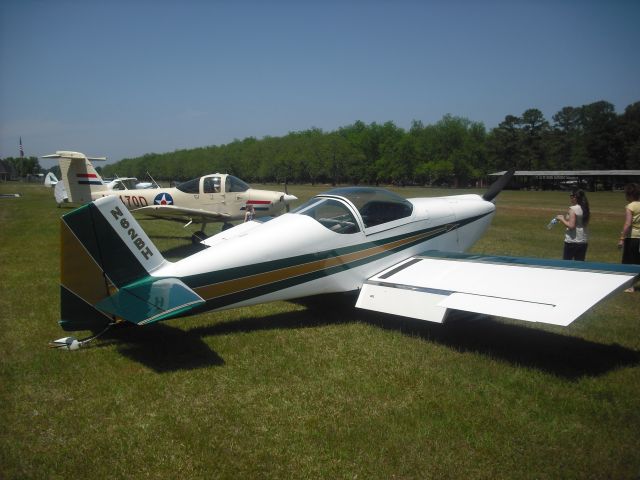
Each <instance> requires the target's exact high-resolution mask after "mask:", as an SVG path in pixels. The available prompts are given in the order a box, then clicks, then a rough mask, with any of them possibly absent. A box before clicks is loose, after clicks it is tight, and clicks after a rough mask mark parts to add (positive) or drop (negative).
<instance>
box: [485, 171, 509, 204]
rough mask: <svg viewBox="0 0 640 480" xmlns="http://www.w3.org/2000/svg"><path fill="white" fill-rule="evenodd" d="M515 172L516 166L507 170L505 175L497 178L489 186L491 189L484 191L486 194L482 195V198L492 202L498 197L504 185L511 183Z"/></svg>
mask: <svg viewBox="0 0 640 480" xmlns="http://www.w3.org/2000/svg"><path fill="white" fill-rule="evenodd" d="M515 173H516V169H515V168H511V169H509V170H508V171H507V172H505V174H504V175H502V176H501V177H500V178H499V179H498V180H496V181H495V182H493V183H492V184H491V185H490V186H489V189H488V190H487V191H486V192H484V195H482V199H483V200H486V201H487V202H490V201H491V200H493V199H494V198H496V197H497V196H498V194H499V193H500V192H501V191H502V189H504V187H506V186H507V185H508V184H509V182H510V181H511V179H512V178H513V175H514V174H515Z"/></svg>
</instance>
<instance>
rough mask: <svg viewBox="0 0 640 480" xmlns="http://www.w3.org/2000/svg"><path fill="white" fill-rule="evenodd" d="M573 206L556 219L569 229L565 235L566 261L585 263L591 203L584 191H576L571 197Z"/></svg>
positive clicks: (564, 256)
mask: <svg viewBox="0 0 640 480" xmlns="http://www.w3.org/2000/svg"><path fill="white" fill-rule="evenodd" d="M569 199H570V200H571V206H569V211H568V212H567V214H566V215H558V216H557V217H556V218H557V219H558V220H559V221H560V222H562V223H563V224H564V226H565V227H567V229H566V231H565V234H564V253H563V255H562V258H563V259H564V260H581V261H584V259H585V257H586V256H587V246H588V240H589V238H588V235H587V225H588V223H589V217H590V212H589V201H588V200H587V195H586V194H585V193H584V191H583V190H574V191H573V192H571V195H569Z"/></svg>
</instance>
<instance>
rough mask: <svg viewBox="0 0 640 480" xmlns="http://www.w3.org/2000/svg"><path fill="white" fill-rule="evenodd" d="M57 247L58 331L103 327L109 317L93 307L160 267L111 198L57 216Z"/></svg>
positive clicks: (157, 255) (152, 249)
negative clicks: (58, 230) (58, 285)
mask: <svg viewBox="0 0 640 480" xmlns="http://www.w3.org/2000/svg"><path fill="white" fill-rule="evenodd" d="M60 245H61V252H60V258H61V266H60V276H61V279H60V287H61V302H60V306H61V320H60V325H61V326H62V328H63V329H64V330H94V331H95V330H97V329H100V328H104V326H106V325H107V324H108V323H111V322H112V321H114V320H115V318H113V317H112V316H109V315H108V314H107V313H105V312H104V311H103V310H99V309H98V308H96V305H97V304H99V303H100V302H101V301H103V300H105V299H106V298H108V297H110V296H112V295H114V294H115V293H116V292H117V291H118V290H119V289H120V288H122V287H123V286H125V285H127V284H130V283H132V282H135V281H137V280H140V279H143V278H146V277H148V276H149V274H150V273H151V272H153V271H154V270H156V269H158V268H160V267H161V266H162V265H164V264H165V263H166V260H165V259H164V258H163V257H162V254H161V253H160V251H159V250H158V249H157V248H156V247H155V245H153V243H152V242H151V240H150V239H149V237H148V236H147V235H146V233H145V232H144V231H143V230H142V228H141V227H140V225H139V224H138V222H137V221H136V220H135V219H134V218H133V215H131V213H129V211H128V210H127V209H126V207H125V206H124V204H123V203H122V201H121V200H120V199H119V198H118V197H115V196H108V197H104V198H101V199H99V200H96V201H95V202H92V203H89V204H87V205H84V206H82V207H80V208H77V209H76V210H74V211H72V212H70V213H68V214H67V215H65V216H63V217H62V219H61V226H60Z"/></svg>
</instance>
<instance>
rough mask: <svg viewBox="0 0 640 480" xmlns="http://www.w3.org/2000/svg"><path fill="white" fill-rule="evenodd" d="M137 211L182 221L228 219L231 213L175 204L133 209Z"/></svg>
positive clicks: (217, 220)
mask: <svg viewBox="0 0 640 480" xmlns="http://www.w3.org/2000/svg"><path fill="white" fill-rule="evenodd" d="M131 211H132V212H135V213H142V214H144V215H149V216H152V217H159V218H164V219H166V220H177V221H182V220H184V219H185V218H186V219H189V220H194V221H196V219H198V220H199V219H202V221H204V222H206V221H216V222H219V221H221V220H223V221H224V220H228V219H230V218H231V215H229V214H228V213H219V212H212V211H208V210H202V209H199V208H184V207H176V206H175V205H149V206H147V207H141V208H135V209H132V210H131Z"/></svg>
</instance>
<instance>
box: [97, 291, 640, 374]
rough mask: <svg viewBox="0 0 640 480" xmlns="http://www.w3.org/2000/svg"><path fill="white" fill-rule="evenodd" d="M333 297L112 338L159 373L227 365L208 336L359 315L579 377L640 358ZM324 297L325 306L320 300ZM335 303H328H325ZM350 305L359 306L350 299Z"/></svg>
mask: <svg viewBox="0 0 640 480" xmlns="http://www.w3.org/2000/svg"><path fill="white" fill-rule="evenodd" d="M349 301H350V300H348V297H345V300H344V301H338V302H337V304H336V300H335V298H334V299H332V302H331V303H329V302H328V301H327V300H325V301H324V302H322V301H321V302H320V303H319V304H315V306H313V307H312V308H309V309H307V310H303V311H295V312H287V313H281V314H277V315H271V316H266V317H260V318H246V319H241V320H234V321H229V322H223V323H218V324H214V325H211V326H205V327H197V328H193V329H191V330H188V331H184V330H181V329H179V328H175V327H171V326H168V325H166V324H154V325H150V326H146V327H131V328H123V329H117V330H115V331H114V332H113V333H112V334H111V335H110V338H111V339H113V340H115V341H117V342H118V348H119V350H120V352H121V353H122V354H123V355H125V356H127V357H129V358H131V359H133V360H136V361H138V362H140V363H142V364H144V365H146V366H148V367H149V368H152V369H153V370H155V371H157V372H167V371H175V370H180V369H192V368H200V367H207V366H221V365H224V360H223V359H222V358H221V357H220V356H219V355H218V354H217V353H215V352H214V351H212V350H211V349H210V348H209V346H208V345H207V344H206V343H205V342H204V340H203V339H204V338H205V337H209V336H216V335H226V334H230V333H231V334H233V333H241V332H243V333H247V332H256V331H261V330H274V329H300V328H313V327H321V326H323V325H336V324H340V323H351V322H354V321H359V322H362V323H366V324H368V325H372V326H375V327H378V328H382V329H385V330H393V331H398V332H401V333H403V334H405V335H408V336H412V337H418V338H421V339H424V340H425V341H429V342H436V343H439V344H441V345H446V346H447V347H450V348H452V349H454V350H456V351H458V352H475V353H480V354H483V355H487V356H489V357H491V358H496V359H501V360H503V361H506V362H509V363H512V364H514V365H517V366H522V367H526V368H533V369H539V370H541V371H544V372H547V373H549V374H552V375H555V376H558V377H563V378H566V379H569V380H576V379H579V378H580V377H584V376H597V375H602V374H604V373H607V372H609V371H612V370H615V369H617V368H622V367H627V366H635V365H638V364H640V352H638V351H636V350H632V349H629V348H625V347H622V346H620V345H615V344H614V345H604V344H600V343H596V342H592V341H588V340H584V339H582V338H578V337H572V336H568V335H563V334H559V333H554V332H549V331H545V330H540V329H536V328H535V327H529V326H521V325H515V324H507V323H502V322H500V321H498V320H495V319H493V318H492V317H487V316H482V315H473V314H467V313H465V312H454V313H453V315H451V317H450V319H449V320H447V322H445V323H444V324H437V323H431V322H423V321H420V320H413V319H408V318H405V317H395V316H391V315H385V314H378V313H374V312H367V311H363V310H356V309H355V308H353V307H352V306H348V305H349V304H348V303H347V302H349ZM322 303H324V308H323V307H321V306H319V305H322ZM327 305H330V306H331V307H330V308H327ZM350 305H353V303H351V304H350Z"/></svg>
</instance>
